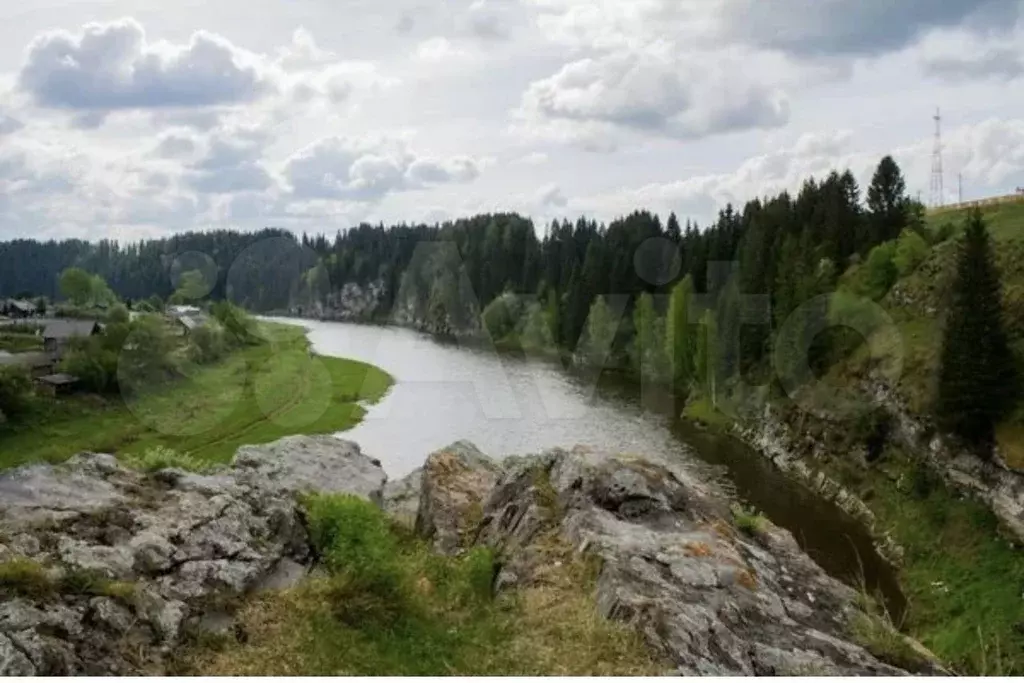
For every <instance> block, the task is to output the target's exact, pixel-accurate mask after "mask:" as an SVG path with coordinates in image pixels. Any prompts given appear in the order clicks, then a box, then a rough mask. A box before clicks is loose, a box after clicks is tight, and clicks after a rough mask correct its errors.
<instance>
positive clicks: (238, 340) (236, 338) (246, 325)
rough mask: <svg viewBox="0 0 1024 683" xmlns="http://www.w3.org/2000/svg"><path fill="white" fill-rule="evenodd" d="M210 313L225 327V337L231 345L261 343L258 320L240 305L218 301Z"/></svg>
mask: <svg viewBox="0 0 1024 683" xmlns="http://www.w3.org/2000/svg"><path fill="white" fill-rule="evenodd" d="M210 313H211V314H212V315H213V317H214V318H215V319H216V320H217V322H219V323H220V324H221V325H222V326H223V327H224V332H225V339H226V340H227V343H228V344H229V345H230V346H245V345H252V344H258V343H259V336H258V335H257V334H256V322H255V321H254V320H253V319H252V317H251V316H249V315H248V314H247V313H246V312H245V311H243V310H242V309H241V308H239V307H238V306H235V305H234V304H232V303H230V302H228V301H218V302H216V303H215V304H213V306H212V307H211V308H210Z"/></svg>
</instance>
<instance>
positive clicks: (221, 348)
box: [188, 325, 228, 363]
mask: <svg viewBox="0 0 1024 683" xmlns="http://www.w3.org/2000/svg"><path fill="white" fill-rule="evenodd" d="M227 352H228V344H227V339H226V337H225V335H224V329H223V328H222V327H220V325H200V326H199V327H197V328H196V329H194V330H192V334H190V335H189V340H188V356H189V358H190V359H191V360H192V361H193V362H195V363H214V362H216V361H219V360H220V359H222V358H223V357H224V356H225V355H226V354H227Z"/></svg>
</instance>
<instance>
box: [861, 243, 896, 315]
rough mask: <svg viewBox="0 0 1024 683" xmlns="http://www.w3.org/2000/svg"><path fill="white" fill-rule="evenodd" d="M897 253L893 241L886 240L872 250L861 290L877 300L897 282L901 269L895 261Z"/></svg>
mask: <svg viewBox="0 0 1024 683" xmlns="http://www.w3.org/2000/svg"><path fill="white" fill-rule="evenodd" d="M895 255H896V245H895V243H893V242H884V243H882V244H879V245H878V246H877V247H875V248H874V249H872V250H871V253H870V254H868V260H867V262H866V263H865V264H864V291H863V292H861V293H862V294H865V295H866V296H869V297H871V298H872V299H874V300H876V301H877V300H879V299H881V298H882V297H883V296H885V295H886V294H887V293H888V291H889V289H890V288H891V287H892V286H893V285H894V284H896V280H897V278H898V277H899V270H898V269H897V268H896V264H895V263H894V262H893V258H894V257H895Z"/></svg>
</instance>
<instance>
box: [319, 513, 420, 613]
mask: <svg viewBox="0 0 1024 683" xmlns="http://www.w3.org/2000/svg"><path fill="white" fill-rule="evenodd" d="M306 505H307V510H308V516H309V528H310V536H311V539H312V541H313V546H314V547H315V548H316V550H317V552H318V554H319V555H320V560H321V562H322V563H323V564H324V566H325V567H326V568H327V569H328V571H330V572H331V573H332V574H333V575H334V578H333V580H332V586H331V595H332V599H333V602H334V607H335V613H336V615H337V617H338V618H339V619H340V620H341V621H343V622H345V623H347V624H350V625H359V624H361V623H368V622H372V623H377V624H390V623H393V622H394V621H395V620H397V619H398V618H400V617H401V616H402V615H403V614H405V613H406V612H407V611H408V608H409V605H408V601H409V590H408V588H407V586H408V583H407V581H406V580H405V576H404V573H403V569H402V564H401V558H400V556H399V547H398V539H397V537H396V536H395V535H394V534H393V533H392V532H391V527H390V524H389V523H388V520H387V517H386V516H385V515H384V513H383V512H382V511H381V510H380V508H378V507H377V506H375V505H373V504H372V503H370V502H369V501H366V500H363V499H362V498H357V497H355V496H326V495H319V496H312V497H310V498H309V499H307V501H306Z"/></svg>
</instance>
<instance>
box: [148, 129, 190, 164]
mask: <svg viewBox="0 0 1024 683" xmlns="http://www.w3.org/2000/svg"><path fill="white" fill-rule="evenodd" d="M195 151H196V141H195V140H194V139H192V138H190V137H186V136H184V135H177V134H174V133H168V134H165V135H162V136H161V137H160V142H158V143H157V145H156V148H155V149H154V151H153V153H154V154H155V155H156V156H158V157H160V158H162V159H180V158H182V157H190V156H192V154H194V153H195Z"/></svg>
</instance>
